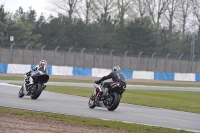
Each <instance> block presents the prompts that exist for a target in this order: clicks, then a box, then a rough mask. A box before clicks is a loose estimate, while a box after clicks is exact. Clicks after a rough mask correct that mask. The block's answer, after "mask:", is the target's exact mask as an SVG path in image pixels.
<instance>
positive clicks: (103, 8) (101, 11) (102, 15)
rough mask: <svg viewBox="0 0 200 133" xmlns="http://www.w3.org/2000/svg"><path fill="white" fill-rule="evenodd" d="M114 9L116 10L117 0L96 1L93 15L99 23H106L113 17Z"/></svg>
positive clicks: (93, 6)
mask: <svg viewBox="0 0 200 133" xmlns="http://www.w3.org/2000/svg"><path fill="white" fill-rule="evenodd" d="M114 8H116V1H115V0H94V3H93V5H92V13H93V15H94V17H95V18H96V19H97V21H99V22H104V23H105V22H106V21H107V19H110V17H111V15H113V14H112V13H113V12H114Z"/></svg>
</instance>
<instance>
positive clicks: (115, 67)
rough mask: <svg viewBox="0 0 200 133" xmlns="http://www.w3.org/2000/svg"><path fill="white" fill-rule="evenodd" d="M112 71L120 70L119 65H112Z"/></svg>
mask: <svg viewBox="0 0 200 133" xmlns="http://www.w3.org/2000/svg"><path fill="white" fill-rule="evenodd" d="M112 71H118V72H120V71H121V69H120V67H119V66H114V67H113V69H112Z"/></svg>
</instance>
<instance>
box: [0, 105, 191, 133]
mask: <svg viewBox="0 0 200 133" xmlns="http://www.w3.org/2000/svg"><path fill="white" fill-rule="evenodd" d="M1 114H10V115H19V116H23V117H27V118H35V119H50V120H55V121H60V122H63V123H68V124H76V125H77V124H78V125H85V126H93V127H106V128H111V129H118V130H120V131H129V132H137V133H189V132H187V131H183V130H174V129H169V128H162V127H156V126H145V125H140V124H131V123H123V122H119V121H105V120H100V119H95V118H84V117H77V116H67V115H62V114H54V113H45V112H34V111H26V110H19V109H10V108H4V107H0V115H1Z"/></svg>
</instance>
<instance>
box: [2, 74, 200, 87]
mask: <svg viewBox="0 0 200 133" xmlns="http://www.w3.org/2000/svg"><path fill="white" fill-rule="evenodd" d="M0 80H21V81H23V80H24V78H23V77H18V76H0ZM49 82H73V83H93V82H94V80H77V79H58V78H51V77H50V79H49ZM127 84H128V85H146V86H171V87H200V84H197V83H195V82H194V83H187V82H180V83H179V82H178V83H177V82H174V83H159V82H157V83H155V82H145V80H144V82H137V81H134V82H127Z"/></svg>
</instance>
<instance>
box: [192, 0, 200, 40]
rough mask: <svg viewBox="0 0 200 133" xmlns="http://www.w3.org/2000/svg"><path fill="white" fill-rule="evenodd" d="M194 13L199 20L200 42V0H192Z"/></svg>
mask: <svg viewBox="0 0 200 133" xmlns="http://www.w3.org/2000/svg"><path fill="white" fill-rule="evenodd" d="M192 3H193V9H194V12H193V13H194V15H195V16H196V18H197V21H198V43H200V1H199V0H192Z"/></svg>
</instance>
